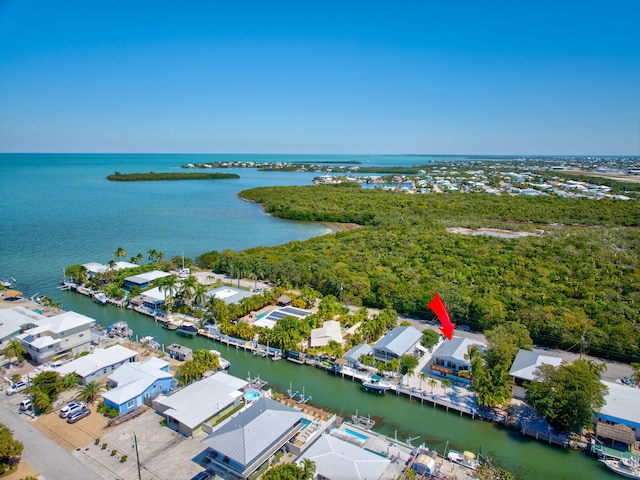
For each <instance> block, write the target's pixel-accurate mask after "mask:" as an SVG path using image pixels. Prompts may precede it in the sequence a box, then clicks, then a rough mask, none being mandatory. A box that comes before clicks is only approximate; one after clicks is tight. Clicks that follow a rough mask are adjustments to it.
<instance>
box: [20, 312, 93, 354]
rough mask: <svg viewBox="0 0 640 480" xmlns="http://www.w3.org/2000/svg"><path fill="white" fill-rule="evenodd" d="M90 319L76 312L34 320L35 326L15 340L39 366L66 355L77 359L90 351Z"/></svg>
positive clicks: (91, 319)
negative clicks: (75, 356) (18, 341)
mask: <svg viewBox="0 0 640 480" xmlns="http://www.w3.org/2000/svg"><path fill="white" fill-rule="evenodd" d="M94 323H95V320H94V319H93V318H89V317H87V316H85V315H81V314H79V313H76V312H64V313H61V314H59V315H54V316H52V317H42V318H41V319H40V320H34V321H33V324H34V326H33V327H32V328H29V329H28V330H25V331H24V332H23V333H21V334H20V335H18V336H17V337H16V338H18V339H19V340H21V341H22V345H23V347H24V348H25V350H26V351H27V353H28V354H29V355H30V356H31V358H32V359H34V360H35V361H36V362H38V363H46V362H48V361H50V360H52V359H55V358H60V357H62V356H64V355H65V354H70V355H77V354H78V353H81V352H87V351H89V348H90V346H91V331H90V328H91V325H93V324H94Z"/></svg>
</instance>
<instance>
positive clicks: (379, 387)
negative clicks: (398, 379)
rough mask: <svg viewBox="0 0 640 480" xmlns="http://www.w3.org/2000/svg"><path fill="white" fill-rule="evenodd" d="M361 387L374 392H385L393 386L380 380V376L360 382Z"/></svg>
mask: <svg viewBox="0 0 640 480" xmlns="http://www.w3.org/2000/svg"><path fill="white" fill-rule="evenodd" d="M362 386H363V387H364V388H366V389H367V390H374V391H376V392H382V393H384V392H386V391H387V390H389V389H390V388H391V387H393V385H392V384H391V383H390V382H388V381H386V380H385V379H384V378H382V377H381V376H380V375H371V376H370V377H369V378H365V379H363V380H362Z"/></svg>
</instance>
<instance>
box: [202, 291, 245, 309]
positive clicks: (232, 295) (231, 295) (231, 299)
mask: <svg viewBox="0 0 640 480" xmlns="http://www.w3.org/2000/svg"><path fill="white" fill-rule="evenodd" d="M254 295H255V293H253V292H248V291H247V290H242V289H240V288H233V287H218V288H214V289H213V290H209V291H208V292H207V293H205V296H206V297H207V298H212V297H213V298H217V299H218V300H222V301H223V302H224V303H226V304H227V305H231V304H233V303H240V300H242V299H243V298H249V297H253V296H254Z"/></svg>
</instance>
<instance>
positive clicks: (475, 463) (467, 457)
mask: <svg viewBox="0 0 640 480" xmlns="http://www.w3.org/2000/svg"><path fill="white" fill-rule="evenodd" d="M447 458H448V459H449V460H451V461H452V462H453V463H457V464H458V465H462V466H463V467H466V468H468V469H470V470H475V469H476V468H478V467H479V466H480V461H479V460H478V459H477V458H476V456H475V454H474V453H473V452H467V451H465V452H462V453H460V452H458V451H457V450H449V453H447Z"/></svg>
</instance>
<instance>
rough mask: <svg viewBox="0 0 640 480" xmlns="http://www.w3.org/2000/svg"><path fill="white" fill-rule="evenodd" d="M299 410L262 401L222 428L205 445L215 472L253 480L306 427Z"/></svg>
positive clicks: (255, 403)
mask: <svg viewBox="0 0 640 480" xmlns="http://www.w3.org/2000/svg"><path fill="white" fill-rule="evenodd" d="M302 419H303V414H302V412H300V411H299V410H295V409H293V408H291V407H288V406H286V405H283V404H282V403H279V402H276V401H275V400H272V399H270V398H266V397H261V398H260V399H259V400H257V401H256V402H254V403H253V404H252V405H251V406H250V407H249V408H247V409H246V410H245V411H243V412H241V413H239V414H238V415H237V416H235V417H233V419H231V420H230V421H228V422H226V423H223V424H221V425H220V426H219V427H218V428H216V429H215V430H214V431H213V432H212V433H211V434H210V435H209V436H208V437H207V438H205V439H204V440H203V441H202V443H203V444H205V445H206V446H207V451H206V453H205V455H206V458H207V459H209V460H210V465H211V466H212V467H213V468H214V469H215V470H220V471H224V472H227V474H230V475H233V476H237V477H239V478H243V479H246V478H249V476H250V475H251V474H253V473H254V472H255V471H256V470H258V469H259V468H260V467H261V466H262V465H264V464H265V463H266V462H268V461H269V459H271V458H272V457H273V455H274V454H275V453H276V452H278V451H279V450H281V449H285V448H286V447H285V446H286V444H287V443H288V442H289V441H290V440H291V439H292V438H293V437H294V436H295V435H296V433H298V432H299V431H300V430H301V429H302V428H303V427H304V426H305V425H306V424H304V423H302V421H301V420H302Z"/></svg>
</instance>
